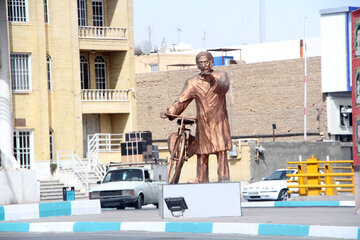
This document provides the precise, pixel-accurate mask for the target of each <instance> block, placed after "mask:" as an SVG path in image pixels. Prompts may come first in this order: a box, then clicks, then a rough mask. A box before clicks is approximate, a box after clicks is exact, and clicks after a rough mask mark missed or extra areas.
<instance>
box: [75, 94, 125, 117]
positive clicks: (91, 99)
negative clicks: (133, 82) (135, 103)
mask: <svg viewBox="0 0 360 240" xmlns="http://www.w3.org/2000/svg"><path fill="white" fill-rule="evenodd" d="M131 94H132V91H131V89H126V90H125V89H83V90H81V101H82V112H83V113H87V114H89V113H130V111H131Z"/></svg>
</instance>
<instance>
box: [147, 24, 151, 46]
mask: <svg viewBox="0 0 360 240" xmlns="http://www.w3.org/2000/svg"><path fill="white" fill-rule="evenodd" d="M148 31H149V42H150V43H151V28H150V25H149V27H148Z"/></svg>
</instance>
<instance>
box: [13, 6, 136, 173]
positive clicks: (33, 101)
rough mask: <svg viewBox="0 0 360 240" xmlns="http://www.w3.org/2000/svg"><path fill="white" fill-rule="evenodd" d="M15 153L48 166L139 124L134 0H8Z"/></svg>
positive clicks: (27, 162)
mask: <svg viewBox="0 0 360 240" xmlns="http://www.w3.org/2000/svg"><path fill="white" fill-rule="evenodd" d="M7 13H8V29H9V49H10V50H9V51H10V68H11V83H12V86H11V87H12V112H13V122H14V137H13V140H14V141H13V149H14V155H15V158H16V159H17V161H18V162H19V163H20V165H21V167H22V168H28V169H33V168H35V169H36V168H41V166H42V165H43V166H46V167H48V166H49V165H50V164H49V163H50V162H52V161H55V159H56V153H57V152H59V151H65V150H66V151H74V152H75V153H76V154H77V155H78V156H79V157H83V156H86V155H87V150H88V148H87V144H88V135H90V134H99V133H110V134H116V133H124V132H125V131H131V130H133V129H136V122H135V116H136V115H135V111H136V107H135V106H136V103H135V98H134V96H135V77H134V50H133V42H134V41H133V5H132V0H77V1H75V0H62V1H55V0H7Z"/></svg>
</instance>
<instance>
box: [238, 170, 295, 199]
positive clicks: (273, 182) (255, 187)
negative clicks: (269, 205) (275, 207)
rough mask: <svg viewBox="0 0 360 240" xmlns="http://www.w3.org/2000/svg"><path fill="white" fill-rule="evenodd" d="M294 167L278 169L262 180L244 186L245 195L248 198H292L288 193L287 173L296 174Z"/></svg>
mask: <svg viewBox="0 0 360 240" xmlns="http://www.w3.org/2000/svg"><path fill="white" fill-rule="evenodd" d="M295 173H296V170H294V169H278V170H276V171H275V172H273V173H271V174H270V175H269V176H267V177H266V178H264V179H263V180H262V181H260V182H254V183H251V184H249V185H247V186H244V187H243V188H242V195H243V197H244V198H245V199H246V200H248V201H252V200H277V201H286V200H287V199H288V198H290V194H289V193H287V191H288V188H287V185H288V183H287V179H288V178H287V177H286V174H295Z"/></svg>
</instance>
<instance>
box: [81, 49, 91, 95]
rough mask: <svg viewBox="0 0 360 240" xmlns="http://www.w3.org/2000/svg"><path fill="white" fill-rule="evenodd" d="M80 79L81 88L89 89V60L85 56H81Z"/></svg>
mask: <svg viewBox="0 0 360 240" xmlns="http://www.w3.org/2000/svg"><path fill="white" fill-rule="evenodd" d="M80 79H81V89H89V85H90V84H89V62H88V59H87V58H86V57H85V56H84V55H81V56H80Z"/></svg>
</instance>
